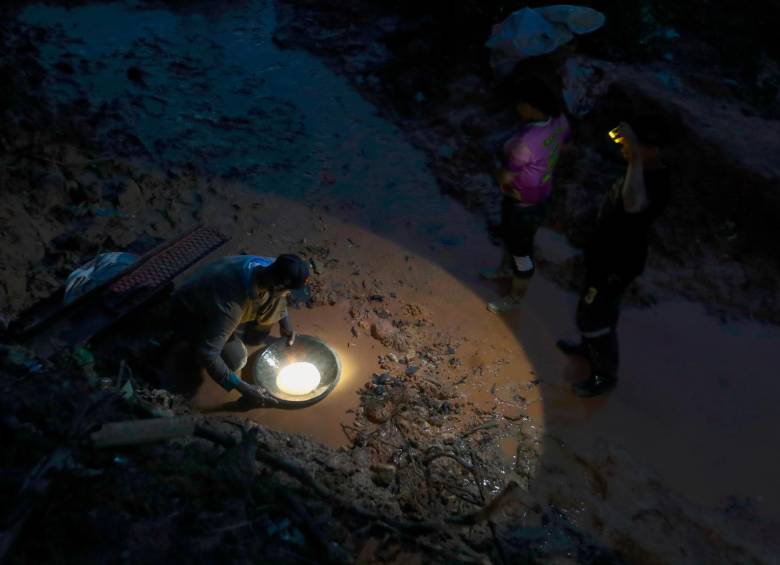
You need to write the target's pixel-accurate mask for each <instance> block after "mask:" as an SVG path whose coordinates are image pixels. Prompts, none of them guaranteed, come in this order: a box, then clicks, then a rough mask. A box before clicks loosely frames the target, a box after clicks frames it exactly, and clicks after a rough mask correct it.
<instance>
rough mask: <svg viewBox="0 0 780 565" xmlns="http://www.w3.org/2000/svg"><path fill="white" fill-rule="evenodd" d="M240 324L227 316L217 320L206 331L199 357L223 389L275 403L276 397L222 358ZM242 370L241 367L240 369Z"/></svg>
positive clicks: (199, 349)
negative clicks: (243, 377)
mask: <svg viewBox="0 0 780 565" xmlns="http://www.w3.org/2000/svg"><path fill="white" fill-rule="evenodd" d="M237 326H238V320H234V319H232V318H231V317H228V316H225V317H223V318H221V319H218V320H215V321H214V322H212V324H211V325H210V327H209V331H208V332H206V333H207V336H206V338H205V339H204V340H203V341H202V342H201V344H200V345H199V346H198V357H199V359H200V362H201V365H202V366H203V367H204V368H205V369H206V372H207V373H208V375H209V376H210V377H211V378H212V379H214V380H215V381H216V382H217V384H218V385H219V386H221V387H222V388H223V389H225V390H227V391H230V390H237V391H238V392H240V393H241V395H242V396H244V397H246V398H248V399H250V400H253V401H256V402H271V403H275V402H276V401H275V399H274V398H273V397H272V396H270V395H269V394H268V392H267V391H266V390H265V389H264V388H262V387H255V386H252V385H250V384H248V383H245V382H244V381H243V380H242V379H241V377H240V376H238V374H236V373H235V372H234V371H233V370H231V368H230V367H228V365H227V363H225V360H224V359H223V358H222V350H223V349H224V348H225V343H227V340H228V339H229V338H230V336H231V335H233V332H234V331H235V330H236V327H237ZM238 370H240V369H238Z"/></svg>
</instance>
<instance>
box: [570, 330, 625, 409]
mask: <svg viewBox="0 0 780 565" xmlns="http://www.w3.org/2000/svg"><path fill="white" fill-rule="evenodd" d="M583 343H584V344H585V346H586V347H587V350H588V360H589V361H590V368H591V375H590V377H588V378H587V379H586V380H584V381H582V382H579V383H575V384H574V385H573V386H572V390H573V391H574V394H576V395H577V396H581V397H590V396H597V395H599V394H604V393H605V392H609V391H610V390H612V389H613V388H615V385H616V384H617V370H618V360H619V358H618V341H617V332H616V331H615V330H614V328H613V329H612V331H611V332H609V333H608V334H607V335H603V336H599V337H594V338H585V340H584V342H583Z"/></svg>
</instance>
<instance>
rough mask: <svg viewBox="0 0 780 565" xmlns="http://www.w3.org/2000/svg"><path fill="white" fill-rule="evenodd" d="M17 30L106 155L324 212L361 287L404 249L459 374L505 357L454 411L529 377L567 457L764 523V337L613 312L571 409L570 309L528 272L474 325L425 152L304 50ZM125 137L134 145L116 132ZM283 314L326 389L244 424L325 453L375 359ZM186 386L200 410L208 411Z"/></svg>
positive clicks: (129, 21)
mask: <svg viewBox="0 0 780 565" xmlns="http://www.w3.org/2000/svg"><path fill="white" fill-rule="evenodd" d="M23 19H25V20H26V21H28V22H30V23H40V24H41V25H51V24H54V23H58V24H59V25H60V26H61V31H62V33H63V34H64V37H65V38H71V39H65V38H63V39H61V40H58V41H56V42H52V43H51V45H49V46H48V47H45V48H44V50H43V53H44V56H45V57H46V60H47V64H48V65H49V66H50V67H53V66H54V65H56V64H57V63H58V62H61V60H62V58H63V55H62V51H61V47H60V46H58V45H62V44H63V42H64V44H65V45H67V47H66V48H65V51H66V52H69V53H70V54H71V56H70V57H66V59H67V60H69V61H72V63H73V67H74V68H76V69H79V70H78V71H77V73H76V74H73V75H69V76H60V79H59V80H57V81H54V82H53V83H50V84H49V85H48V86H49V87H50V88H51V90H50V92H51V95H52V97H53V98H54V99H55V100H57V101H59V102H66V101H69V100H72V99H76V98H79V97H86V98H87V99H89V100H90V102H91V104H92V106H93V107H97V106H100V105H101V104H102V103H106V104H107V108H108V109H109V110H110V111H109V112H107V114H108V115H109V116H110V114H111V113H112V112H113V113H115V114H116V115H117V116H118V117H117V118H116V120H115V121H114V122H113V123H112V121H111V120H112V118H110V117H109V118H107V121H106V122H105V124H107V125H105V127H104V129H103V131H102V135H103V139H104V141H105V143H106V144H108V145H109V146H112V145H113V146H114V148H115V149H117V148H119V147H120V146H121V145H122V144H123V143H125V144H127V143H130V144H132V147H133V149H134V150H138V149H139V148H141V150H142V151H143V152H146V153H148V155H149V156H151V157H154V158H155V159H157V160H159V161H161V162H163V163H169V164H179V163H183V162H196V163H197V164H198V165H199V166H201V167H204V168H206V170H207V171H209V172H213V173H217V174H222V175H228V176H232V177H235V178H240V179H241V180H242V181H243V182H246V183H247V184H249V185H250V186H253V187H254V188H256V189H257V190H260V191H263V192H267V193H277V194H281V195H283V196H284V197H286V198H289V199H291V200H292V201H297V202H303V203H305V204H307V205H310V206H314V207H322V208H323V209H325V207H326V206H327V207H328V209H329V211H328V212H327V213H326V214H324V216H325V217H332V218H333V221H332V223H333V224H339V226H338V227H337V228H333V229H334V230H336V231H337V232H338V233H339V236H338V237H337V238H336V237H333V238H331V239H334V240H336V239H337V240H338V241H342V242H343V241H346V240H347V238H351V239H352V240H353V241H360V243H361V246H360V247H359V249H357V250H356V253H355V255H354V261H355V264H363V263H367V264H370V265H374V268H373V270H374V271H375V272H376V275H375V276H376V277H377V278H380V277H386V278H387V280H389V281H393V280H399V279H405V278H406V277H407V273H406V271H405V270H404V269H405V266H406V259H405V256H406V255H412V256H414V262H415V264H416V268H415V274H414V275H413V276H415V277H418V278H417V279H416V280H415V281H413V282H412V284H411V285H409V287H410V288H411V289H412V290H411V291H410V294H409V295H408V297H407V300H416V301H418V302H424V303H426V305H427V306H428V308H429V309H430V311H431V314H432V318H433V319H434V320H435V323H436V324H437V325H439V326H441V327H443V328H447V329H448V330H450V331H453V332H458V333H460V334H461V335H463V336H465V337H468V338H469V341H468V342H467V345H465V346H464V349H463V350H462V351H461V352H460V355H461V357H463V360H464V367H465V368H467V369H472V370H474V371H475V372H477V371H478V370H479V368H480V367H485V366H486V365H490V364H491V363H492V364H493V365H494V366H495V363H494V362H495V360H496V359H497V358H505V359H507V360H508V363H506V364H503V365H501V366H500V367H499V369H497V370H495V372H493V373H491V374H489V375H487V376H486V375H484V374H483V376H482V377H481V378H472V379H471V381H470V382H469V381H467V382H466V383H464V385H462V390H464V391H465V392H466V393H467V394H468V395H469V396H470V397H471V398H472V399H474V400H477V401H482V402H485V403H487V404H492V403H494V402H496V401H495V399H494V395H493V393H492V392H491V388H492V385H493V384H494V383H495V384H496V385H497V386H496V391H497V392H498V394H499V395H500V393H501V390H502V387H510V386H512V385H518V384H520V385H524V384H525V383H527V382H530V381H531V380H533V379H535V378H539V379H541V382H542V389H541V390H542V396H543V399H544V400H543V403H542V402H541V401H540V402H537V403H535V404H532V408H531V410H533V411H535V417H536V419H537V423H538V425H540V426H545V427H546V428H547V429H549V430H550V431H551V432H552V433H555V434H557V435H558V436H559V437H562V438H564V439H565V441H566V442H568V443H570V444H571V445H572V447H573V448H575V449H582V450H585V451H587V450H589V449H591V448H592V447H593V445H594V444H596V443H598V442H600V441H609V442H616V443H619V444H623V445H624V446H625V447H626V448H627V449H628V451H629V452H630V453H631V454H632V456H634V457H635V458H636V459H638V460H640V461H642V462H644V463H646V464H647V465H648V466H649V467H651V468H654V469H656V470H658V471H659V472H660V473H661V475H662V477H663V478H664V479H665V481H667V482H668V483H669V484H671V485H672V486H674V487H675V488H676V489H677V490H678V491H680V492H683V493H685V494H687V495H688V496H690V497H691V498H693V499H695V500H698V501H699V502H702V503H704V504H707V505H709V506H711V507H717V508H721V507H723V506H724V504H725V503H726V502H727V500H728V497H737V498H740V499H746V500H750V501H751V503H752V504H753V506H754V507H755V508H756V509H757V511H760V512H762V513H764V512H765V513H767V514H769V515H772V516H774V517H780V493H778V492H777V490H776V489H775V488H774V477H776V476H777V474H778V472H780V461H778V460H777V457H776V456H775V455H774V453H773V450H771V448H770V446H772V445H773V440H774V437H773V433H772V430H773V428H774V422H773V418H772V414H773V410H772V408H773V406H772V405H773V398H776V397H777V393H778V392H780V390H778V387H779V386H780V385H778V383H777V381H776V379H773V378H772V376H773V375H774V374H775V373H776V367H777V366H778V363H779V362H780V359H778V350H780V348H778V347H777V345H778V343H780V333H779V332H778V331H777V329H775V328H771V327H766V326H759V325H755V324H749V323H732V324H728V325H721V324H719V322H718V321H717V320H715V319H712V318H710V317H707V316H706V315H705V314H704V313H703V312H702V311H701V310H700V309H699V308H697V307H694V306H691V305H687V304H673V303H665V304H660V305H658V306H657V307H655V308H654V309H651V310H648V311H639V310H635V309H631V308H627V309H626V310H625V312H624V316H623V320H622V325H621V338H622V353H623V364H622V381H621V385H620V387H619V388H618V389H617V390H616V391H615V393H614V394H613V395H612V396H610V397H609V398H607V399H599V400H595V401H587V402H582V401H579V400H575V399H573V398H572V397H571V396H570V395H569V393H568V384H569V382H570V381H571V380H572V379H573V378H577V377H579V376H582V375H581V370H582V369H583V368H582V367H581V366H577V365H570V364H569V363H568V362H567V361H566V360H564V359H561V358H560V356H558V354H557V352H556V351H555V350H554V348H553V343H554V341H555V339H556V338H557V337H558V336H559V335H560V334H565V333H567V332H569V331H571V330H573V325H572V322H571V317H572V312H573V308H574V301H575V297H574V296H573V295H572V294H570V293H565V292H563V291H561V290H559V289H558V288H556V287H555V286H554V285H552V284H551V283H549V282H547V281H545V280H544V279H543V278H542V277H537V279H536V280H535V281H534V283H533V285H532V287H531V290H530V292H529V295H528V297H527V305H526V306H525V307H524V308H523V309H522V310H521V311H520V312H518V313H516V314H513V315H511V316H507V317H504V318H502V319H500V320H499V319H497V318H496V317H493V316H492V315H489V314H488V313H487V312H486V311H485V310H484V308H483V300H484V299H486V298H488V297H490V296H493V295H494V294H495V291H496V289H495V287H494V286H492V285H488V284H485V283H482V282H479V281H478V279H477V278H476V275H475V272H476V271H477V270H478V269H479V268H481V267H484V266H487V265H489V263H491V261H492V260H493V259H495V258H496V257H497V255H498V252H497V250H496V249H495V248H492V247H490V245H489V242H488V240H487V237H486V236H485V234H484V231H483V226H482V222H481V220H480V219H479V218H476V217H474V216H471V215H469V214H467V213H466V212H465V211H463V210H462V209H460V207H459V206H457V205H456V204H454V203H453V202H452V201H450V200H448V199H446V198H444V197H442V196H441V195H440V194H439V192H438V189H437V187H436V184H435V181H434V179H433V178H432V177H431V175H430V173H429V172H428V170H427V168H426V166H425V156H424V155H422V154H421V153H420V152H418V151H416V150H414V149H413V148H411V147H410V146H409V145H408V144H406V143H405V142H404V141H403V140H402V136H401V135H400V132H399V131H398V130H397V129H396V128H395V127H393V126H392V125H390V124H388V123H387V122H385V121H383V120H380V119H379V118H377V117H376V116H375V112H374V109H373V108H372V107H371V106H370V105H369V104H368V103H367V102H365V101H364V100H363V99H362V98H360V96H359V95H358V94H357V93H356V92H354V91H353V90H352V89H351V88H350V87H349V86H348V85H347V83H346V81H344V80H343V79H342V78H340V77H338V76H336V75H334V74H333V73H332V72H331V71H329V70H328V69H327V68H325V67H324V65H322V64H320V63H319V62H318V61H317V60H315V59H314V58H312V57H310V56H308V55H307V54H305V53H300V52H293V51H280V50H278V49H277V48H276V47H275V46H274V44H273V42H272V40H271V37H272V33H273V26H274V18H273V9H272V7H271V5H270V4H269V3H267V2H250V3H248V4H247V5H244V6H242V7H240V8H236V9H234V10H231V11H227V12H225V13H222V14H220V15H218V16H213V17H207V16H204V15H202V14H198V13H184V14H175V13H172V12H169V11H166V10H148V9H142V8H141V7H140V6H139V5H135V4H133V3H114V4H98V5H87V6H83V7H78V8H74V9H72V10H64V9H59V8H52V7H45V6H42V5H33V6H31V7H30V8H28V9H27V10H26V11H25V12H24V15H23ZM130 67H134V68H137V69H140V70H141V73H140V78H141V82H143V84H139V82H138V81H136V82H133V81H131V80H130V79H129V78H127V79H126V82H123V80H125V79H124V78H123V77H125V76H126V75H127V70H128V68H130ZM52 72H56V71H52ZM130 125H131V126H130ZM128 126H130V127H132V128H133V131H132V134H133V135H134V136H135V137H132V136H129V135H127V132H126V131H124V129H125V128H126V127H128ZM291 216H293V217H294V214H292V215H291ZM342 221H344V223H341V222H342ZM278 225H279V229H280V230H283V231H290V230H294V225H295V224H294V223H293V222H291V221H290V217H287V216H280V217H279V220H278ZM358 225H359V226H362V227H356V226H358ZM366 230H370V231H372V232H376V234H378V235H375V234H372V233H370V232H369V231H366ZM541 243H542V253H548V254H552V255H554V254H555V253H556V252H557V251H560V250H561V248H562V249H563V252H564V253H569V252H570V250H568V249H566V246H565V245H561V244H560V242H556V240H555V236H554V234H549V233H547V234H546V235H545V236H544V237H543V238H542V241H541ZM255 245H256V246H257V249H255V248H254V246H253V248H252V249H251V250H250V251H256V252H259V253H262V245H263V242H255ZM556 250H557V251H556ZM401 273H403V276H402V275H401ZM453 305H456V307H455V308H453ZM294 316H296V323H297V324H298V326H299V329H301V330H302V331H304V332H305V333H313V334H318V335H321V336H323V337H325V338H326V339H327V340H328V341H329V342H331V343H332V345H333V346H334V347H335V348H336V349H337V350H338V351H339V352H340V353H341V354H342V356H343V359H344V361H345V369H346V370H345V375H344V378H343V381H342V383H341V385H340V386H339V388H338V389H337V390H336V391H335V392H334V393H333V394H331V395H330V397H329V398H327V399H325V400H324V401H323V402H321V403H320V404H318V405H316V406H314V407H312V408H308V409H306V410H301V411H294V412H293V411H281V410H270V411H263V412H257V413H253V414H251V415H252V417H254V418H256V419H257V420H258V421H261V422H264V423H267V424H269V425H270V426H273V427H277V428H279V429H283V430H287V431H295V432H305V433H309V434H311V435H313V436H314V437H316V438H317V439H321V440H323V441H325V442H328V443H331V444H334V445H338V444H341V443H343V442H344V441H345V440H344V436H343V433H342V431H341V427H340V424H341V423H342V422H345V421H349V419H350V415H349V414H348V413H346V412H347V410H349V409H354V408H355V406H356V405H357V401H358V398H357V395H355V394H354V391H355V389H357V388H359V387H360V386H362V384H363V382H365V380H366V379H368V378H370V376H371V374H372V372H375V371H376V370H377V364H376V356H377V355H378V354H380V353H384V348H382V347H381V346H379V345H378V343H377V342H374V341H372V340H371V339H370V338H366V337H362V338H360V339H359V340H355V339H354V338H353V337H352V336H350V335H349V331H350V324H349V323H348V321H347V320H345V317H346V316H347V312H346V306H345V305H343V304H342V305H336V306H333V307H325V308H323V309H315V310H301V311H295V312H294ZM351 342H355V345H354V346H353V347H348V346H347V344H348V343H351ZM532 371H533V373H534V374H532V373H531V372H532ZM577 371H580V372H579V373H578V372H577ZM205 386H206V388H205V389H204V390H202V391H201V392H200V393H199V400H200V401H203V402H204V403H205V404H209V403H213V404H217V403H219V402H220V399H219V398H218V396H217V393H216V392H215V391H214V390H213V389H212V388H210V387H211V385H210V384H206V385H205ZM542 405H543V406H544V408H542ZM509 442H510V445H509V447H508V451H509V452H510V453H511V452H512V451H513V446H512V445H511V439H510V440H509ZM692 446H693V448H692Z"/></svg>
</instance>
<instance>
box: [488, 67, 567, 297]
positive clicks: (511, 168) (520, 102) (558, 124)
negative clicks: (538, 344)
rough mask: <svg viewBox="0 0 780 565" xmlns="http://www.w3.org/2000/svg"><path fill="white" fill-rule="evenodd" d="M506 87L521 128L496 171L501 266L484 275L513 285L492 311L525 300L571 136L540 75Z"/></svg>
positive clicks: (556, 103)
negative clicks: (555, 178)
mask: <svg viewBox="0 0 780 565" xmlns="http://www.w3.org/2000/svg"><path fill="white" fill-rule="evenodd" d="M503 89H504V91H505V92H506V95H509V96H511V98H512V100H513V102H514V103H515V104H516V105H517V106H516V109H517V114H518V116H519V117H520V120H521V122H522V127H520V129H518V131H516V132H515V134H514V135H513V136H512V137H511V138H510V139H509V140H508V141H507V142H506V143H505V144H504V146H503V153H502V156H501V168H500V170H499V171H498V173H497V175H496V177H497V178H496V181H497V184H498V186H499V188H500V190H501V192H502V194H503V199H502V202H501V236H502V239H503V240H504V255H503V259H502V261H501V264H500V265H499V266H498V268H496V269H492V270H487V271H482V272H481V273H480V275H481V276H482V277H483V278H485V279H488V280H497V279H502V278H510V279H511V281H512V285H511V288H510V291H509V294H507V295H506V296H505V297H503V298H502V299H500V300H495V301H492V302H489V303H488V305H487V308H488V310H490V311H491V312H506V311H509V310H512V309H513V308H517V307H518V306H519V305H520V304H521V303H522V299H523V296H524V295H525V292H526V290H527V289H528V284H529V282H530V280H531V277H532V276H533V274H534V271H535V266H534V261H533V259H532V255H533V246H534V236H535V235H536V232H537V230H538V229H539V226H541V224H542V222H543V221H544V219H545V217H546V216H547V211H548V209H549V201H550V194H551V192H552V189H553V176H554V172H555V166H556V164H557V162H558V156H559V155H560V148H561V145H562V144H563V142H564V141H565V140H566V138H567V137H568V135H569V123H568V121H567V120H566V116H565V115H563V114H562V113H561V111H560V108H559V106H558V102H557V97H556V96H555V94H554V93H553V92H552V91H551V90H550V89H549V88H548V87H547V86H546V85H545V83H544V82H542V81H541V79H535V80H528V79H524V80H520V81H517V80H514V79H512V80H510V81H509V83H508V84H506V85H504V86H503Z"/></svg>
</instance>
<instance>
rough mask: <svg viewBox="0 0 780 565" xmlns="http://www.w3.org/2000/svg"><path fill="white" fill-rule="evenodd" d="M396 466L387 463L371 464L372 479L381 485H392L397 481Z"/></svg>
mask: <svg viewBox="0 0 780 565" xmlns="http://www.w3.org/2000/svg"><path fill="white" fill-rule="evenodd" d="M395 475H396V467H395V465H390V464H387V463H377V464H375V465H371V479H372V480H373V481H374V483H375V484H377V485H379V486H381V487H387V486H390V485H391V484H393V483H394V482H395Z"/></svg>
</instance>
